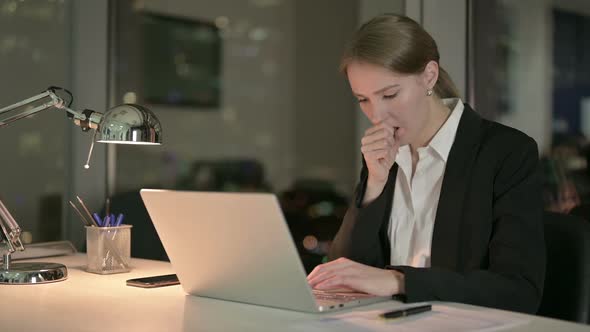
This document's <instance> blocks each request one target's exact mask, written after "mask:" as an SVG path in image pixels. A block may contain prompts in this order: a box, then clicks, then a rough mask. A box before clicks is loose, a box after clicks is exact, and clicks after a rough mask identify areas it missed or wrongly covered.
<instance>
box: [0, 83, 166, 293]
mask: <svg viewBox="0 0 590 332" xmlns="http://www.w3.org/2000/svg"><path fill="white" fill-rule="evenodd" d="M56 90H63V91H65V92H67V93H68V94H69V95H70V102H69V104H71V102H72V95H71V93H70V92H69V91H68V90H66V89H62V88H58V87H50V88H49V89H47V90H46V91H44V92H42V93H40V94H38V95H36V96H33V97H31V98H28V99H25V100H23V101H20V102H18V103H16V104H13V105H10V106H7V107H5V108H2V109H0V114H4V113H8V112H12V111H15V110H18V109H21V110H22V108H25V107H24V106H27V105H29V104H33V103H37V104H38V103H41V102H42V100H45V102H44V103H43V104H40V105H37V106H35V107H32V108H30V107H29V108H27V109H25V110H24V111H23V112H21V113H19V114H16V115H13V116H10V117H8V118H6V119H4V120H1V119H0V127H3V126H5V125H7V124H9V123H11V122H14V121H17V120H19V119H22V118H25V117H28V116H31V115H33V114H35V113H38V112H41V111H43V110H46V109H48V108H51V107H53V108H57V109H62V110H65V111H66V112H67V115H68V117H69V118H71V119H73V121H74V123H75V124H76V125H77V126H79V127H80V128H82V130H83V131H88V130H91V129H94V130H95V132H94V135H95V137H94V138H93V140H92V145H91V147H90V152H89V154H88V160H87V161H86V165H85V166H84V167H85V168H89V165H88V163H89V160H90V155H91V153H92V147H93V145H94V140H95V139H96V140H97V141H98V142H101V143H115V144H147V145H160V144H161V143H162V127H161V125H160V121H158V119H157V118H156V116H155V115H154V113H152V112H151V111H150V110H148V109H147V108H145V107H142V106H139V105H134V104H123V105H119V106H115V107H113V108H111V109H109V110H108V111H107V112H106V113H105V114H102V113H100V112H96V111H92V110H84V111H82V112H77V111H74V110H72V109H70V108H69V106H70V105H69V104H68V105H67V106H66V105H65V102H64V100H63V99H62V98H61V97H59V96H58V95H57V94H56ZM29 106H30V105H29ZM97 135H98V137H96V136H97ZM0 228H2V233H0V251H1V252H2V257H3V263H2V266H1V267H0V284H42V283H48V282H56V281H62V280H65V279H66V278H67V277H68V271H67V269H66V267H65V266H64V265H62V264H56V263H12V262H11V261H10V255H11V254H12V253H13V252H15V251H17V250H18V251H24V250H25V248H24V247H23V244H22V241H21V239H20V235H21V228H20V226H19V225H18V223H17V222H16V221H15V220H14V218H13V217H12V215H11V214H10V212H9V211H8V209H7V208H6V206H5V205H4V203H2V201H1V200H0ZM2 235H4V238H2Z"/></svg>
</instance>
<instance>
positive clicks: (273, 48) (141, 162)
mask: <svg viewBox="0 0 590 332" xmlns="http://www.w3.org/2000/svg"><path fill="white" fill-rule="evenodd" d="M383 12H393V13H401V14H406V15H408V16H410V17H412V18H414V19H415V20H417V21H418V22H420V23H421V24H423V26H424V27H425V28H426V29H427V30H428V31H429V32H430V33H431V34H432V35H433V36H434V38H435V39H436V40H437V42H438V45H439V49H440V52H441V64H442V66H444V67H445V68H446V69H447V70H448V71H449V72H450V73H451V75H452V76H453V78H454V80H455V82H456V83H457V85H458V87H459V88H460V90H461V92H462V94H463V99H464V101H465V102H468V103H471V104H472V105H473V106H475V109H476V110H478V112H480V113H481V114H482V115H483V116H485V117H487V118H490V119H494V120H497V121H500V122H502V123H505V124H508V125H510V126H513V127H516V128H518V129H520V130H522V131H524V132H525V133H527V134H528V135H530V136H532V137H533V138H535V140H536V141H537V143H538V145H539V149H540V153H541V156H542V165H543V170H544V182H545V187H544V190H545V208H546V209H547V210H551V211H559V212H565V213H579V214H584V213H586V212H585V211H586V210H590V209H588V208H586V204H590V196H589V195H590V180H589V174H590V173H589V172H590V168H589V167H588V166H589V165H588V161H589V160H590V145H588V143H589V141H588V138H589V137H590V2H588V1H584V0H542V1H540V0H522V1H516V0H511V1H510V0H485V1H484V0H448V1H444V2H443V1H437V0H406V1H403V0H388V1H386V0H323V1H312V0H240V1H238V0H215V1H213V0H200V1H196V0H166V1H164V0H144V1H140V0H137V1H131V0H129V1H126V0H125V1H93V0H76V1H74V0H0V73H2V74H1V79H0V108H1V107H3V106H5V105H9V104H12V103H14V102H17V101H20V100H22V99H25V98H27V97H30V96H32V95H34V94H37V93H39V92H41V91H43V90H44V89H45V88H47V87H48V86H51V85H58V86H63V87H66V88H69V89H70V90H71V91H72V93H73V94H74V97H75V100H74V104H73V107H74V108H76V109H78V110H82V109H84V108H90V109H95V110H98V111H101V110H104V109H105V108H107V107H109V106H114V105H116V104H120V103H123V102H134V103H139V104H144V105H146V106H148V107H149V108H150V109H151V110H153V111H154V112H155V113H156V115H157V116H158V118H159V119H160V121H161V123H162V127H163V130H164V144H163V145H162V146H160V147H136V146H117V147H111V146H109V147H107V146H104V145H100V144H98V145H97V146H95V152H94V156H93V158H92V161H91V168H90V169H89V170H85V169H83V165H84V163H85V160H86V154H87V151H88V148H89V146H90V141H91V135H90V134H87V133H82V132H81V131H80V130H79V128H77V127H75V126H72V125H71V123H70V122H69V120H68V119H66V117H65V115H64V113H63V112H60V111H57V110H48V111H45V112H43V113H40V114H39V115H37V116H35V117H32V118H30V119H25V120H23V121H19V122H16V123H14V124H11V125H9V126H6V127H2V128H0V147H1V150H0V151H1V154H2V158H1V159H0V160H2V162H0V174H1V175H0V198H1V199H2V200H3V201H4V202H5V204H6V205H7V207H8V208H9V209H10V210H11V211H12V213H13V215H14V216H15V218H16V219H17V221H18V222H19V224H20V225H21V227H22V228H23V229H24V230H25V231H26V232H27V234H28V235H27V241H30V242H43V241H53V240H61V239H66V240H70V241H72V242H73V243H74V244H75V245H76V246H77V247H78V248H80V249H82V248H83V243H84V238H85V234H84V230H83V227H82V225H81V223H80V222H79V220H77V217H76V215H75V214H74V213H73V212H72V211H71V209H70V208H69V205H68V200H72V199H75V196H76V195H80V196H81V197H83V198H84V199H85V200H86V201H87V203H88V204H89V205H90V207H91V209H93V210H97V211H98V210H101V209H102V208H103V205H104V198H105V197H107V196H109V197H111V198H112V202H113V203H112V204H113V210H118V211H117V212H123V213H125V214H126V216H127V217H126V218H127V219H126V222H127V223H130V224H133V225H134V230H133V232H134V233H133V244H132V246H133V248H132V250H133V255H134V256H137V257H146V258H156V259H166V256H165V253H164V252H163V249H162V248H161V244H159V241H158V238H157V236H156V234H155V232H154V230H153V227H152V226H151V222H150V221H149V218H148V216H147V214H146V213H145V209H144V208H143V205H142V203H141V200H140V198H139V195H138V190H139V189H140V188H167V189H182V190H212V191H262V192H272V193H276V194H277V195H278V196H279V198H280V201H281V204H282V207H283V211H284V213H285V216H286V219H287V222H288V224H289V228H290V229H291V232H292V235H293V237H294V239H295V241H296V243H297V247H298V249H299V251H300V253H301V256H302V257H303V259H304V263H305V264H306V268H308V269H310V268H312V267H313V266H314V265H315V264H318V263H319V262H321V261H322V259H324V256H325V252H326V250H327V248H328V246H329V244H330V240H331V238H332V237H333V235H334V233H335V232H336V230H337V229H338V227H339V225H340V222H341V219H342V216H343V214H344V212H345V210H346V207H347V205H348V202H349V201H350V199H351V195H352V192H353V189H354V185H355V183H356V181H357V178H358V172H359V169H360V160H361V159H360V158H361V155H360V151H359V146H360V137H361V136H362V132H363V131H364V129H365V128H366V126H367V124H368V122H367V121H366V120H365V119H364V118H363V116H362V114H361V113H360V111H359V110H358V108H357V106H356V103H355V102H354V98H353V97H352V95H351V93H350V91H349V88H348V84H347V82H346V81H345V79H344V77H342V76H341V75H340V74H339V73H338V71H337V68H338V63H339V57H340V54H341V52H342V49H343V47H344V45H345V42H346V40H347V39H348V38H349V37H350V36H351V34H352V33H353V31H354V30H355V29H356V28H357V27H358V26H359V24H361V23H362V22H364V21H366V20H368V19H369V18H371V17H372V16H374V15H377V14H379V13H383ZM197 217H198V216H197ZM269 249H270V248H269Z"/></svg>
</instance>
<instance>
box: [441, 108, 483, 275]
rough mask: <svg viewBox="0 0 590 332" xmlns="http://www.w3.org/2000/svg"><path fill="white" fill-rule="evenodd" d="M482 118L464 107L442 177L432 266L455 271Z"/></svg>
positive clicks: (457, 263) (458, 259)
mask: <svg viewBox="0 0 590 332" xmlns="http://www.w3.org/2000/svg"><path fill="white" fill-rule="evenodd" d="M481 121H482V120H481V117H480V116H479V115H478V114H477V113H475V111H473V109H471V107H470V106H469V105H467V104H465V108H464V110H463V114H462V115H461V120H460V122H459V127H458V128H457V134H456V135H455V141H454V143H453V146H452V147H451V151H450V152H449V158H448V160H447V165H446V168H445V174H444V177H443V182H442V187H441V192H440V198H439V201H438V208H437V211H436V219H435V222H434V229H433V234H432V246H431V266H433V267H435V266H436V267H447V268H453V269H456V268H458V265H459V262H460V254H461V253H460V250H459V242H460V235H461V232H460V228H461V221H462V213H463V201H464V200H465V190H466V187H467V184H468V182H469V181H470V177H471V170H472V166H473V162H474V160H475V156H476V154H477V148H478V146H479V144H480V135H481Z"/></svg>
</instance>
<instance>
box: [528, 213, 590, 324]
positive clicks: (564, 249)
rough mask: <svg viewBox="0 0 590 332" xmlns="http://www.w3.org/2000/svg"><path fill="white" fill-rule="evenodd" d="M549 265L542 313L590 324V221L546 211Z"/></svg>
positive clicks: (539, 312)
mask: <svg viewBox="0 0 590 332" xmlns="http://www.w3.org/2000/svg"><path fill="white" fill-rule="evenodd" d="M543 219H544V220H543V223H544V226H545V244H546V250H547V268H546V274H545V286H544V290H543V299H542V301H541V306H540V308H539V311H538V314H539V315H541V316H546V317H552V318H558V319H563V320H569V321H574V322H578V323H585V324H590V223H588V222H587V221H586V220H583V219H581V218H579V217H576V216H571V215H565V214H559V213H553V212H545V213H544V215H543Z"/></svg>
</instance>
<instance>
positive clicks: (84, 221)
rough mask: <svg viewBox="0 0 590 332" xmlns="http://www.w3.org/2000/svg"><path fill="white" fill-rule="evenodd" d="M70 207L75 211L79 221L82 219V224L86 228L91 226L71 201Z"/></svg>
mask: <svg viewBox="0 0 590 332" xmlns="http://www.w3.org/2000/svg"><path fill="white" fill-rule="evenodd" d="M70 205H71V206H72V207H73V208H74V211H76V212H77V213H78V215H79V216H80V219H82V222H83V223H84V225H86V226H91V225H92V224H90V223H88V220H86V218H85V217H84V215H83V214H82V212H80V210H79V209H78V208H77V207H76V205H74V203H73V202H72V201H70Z"/></svg>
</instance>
